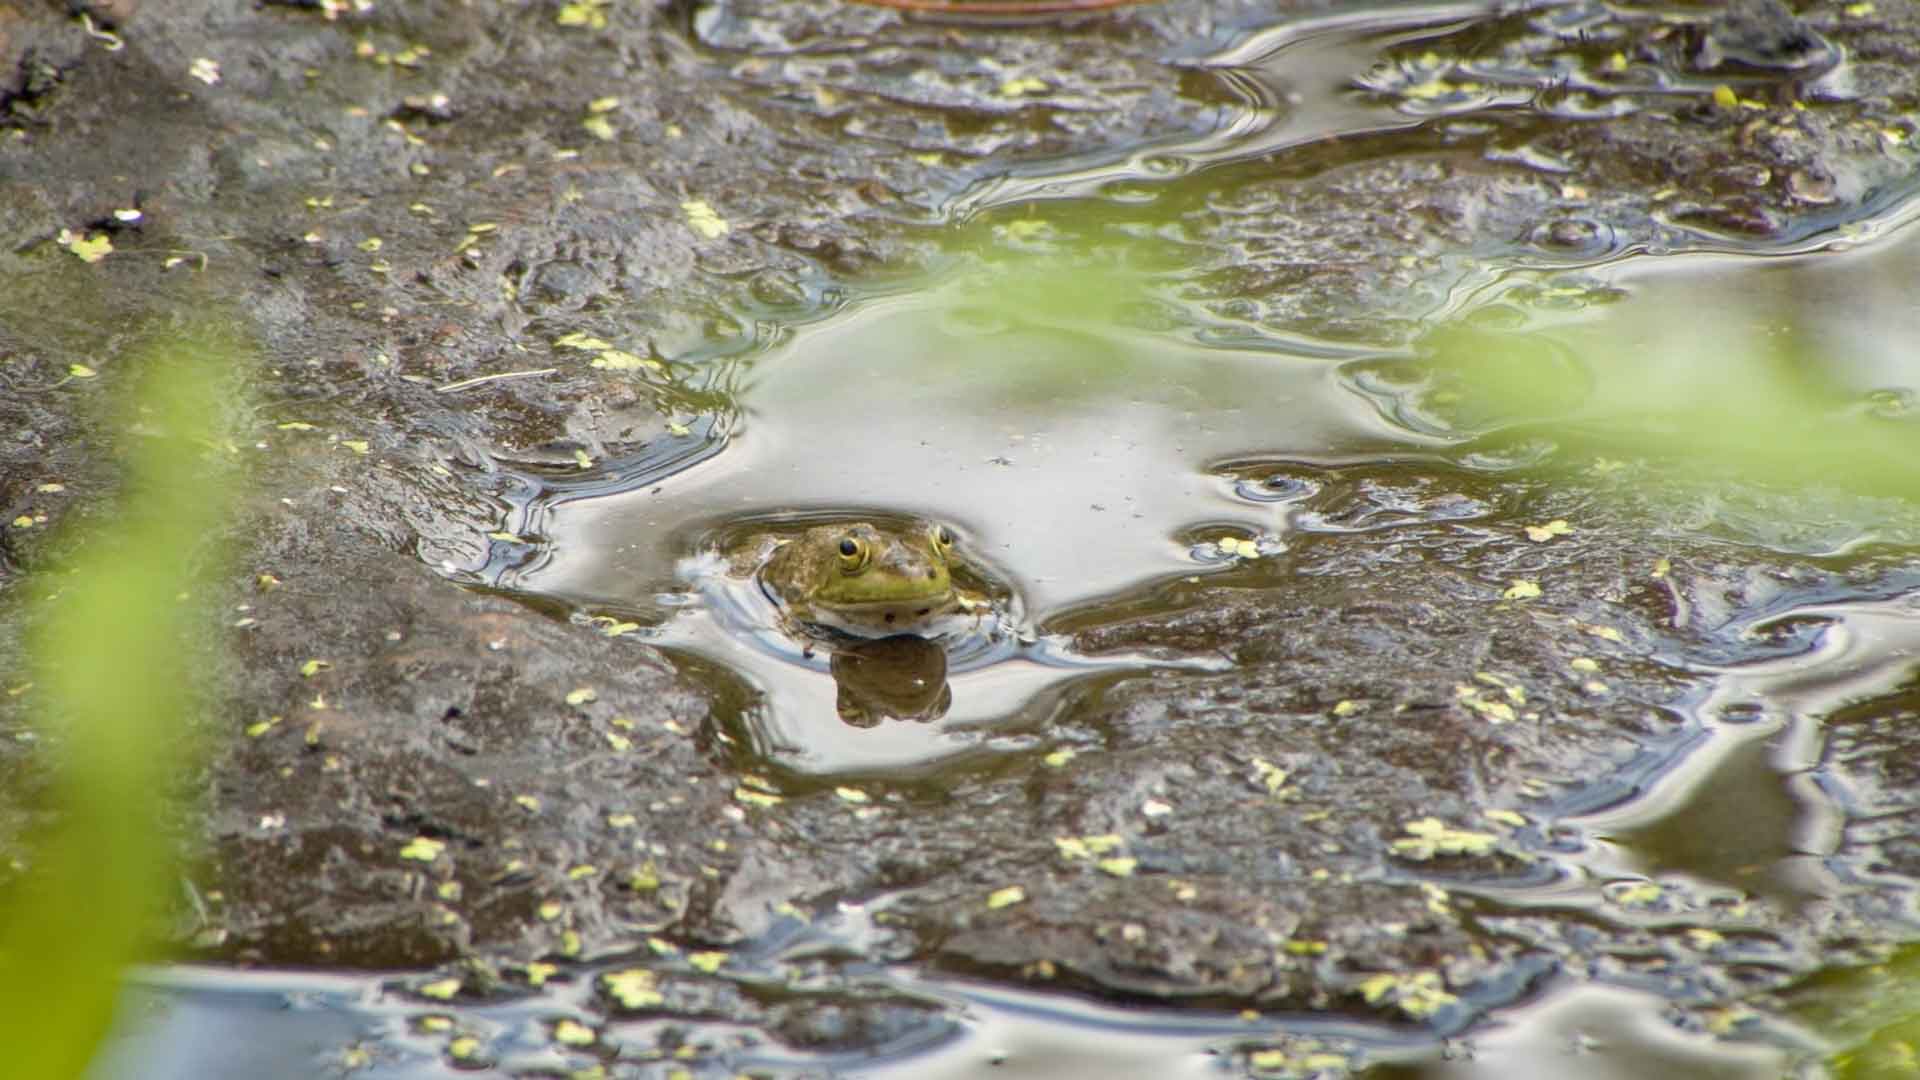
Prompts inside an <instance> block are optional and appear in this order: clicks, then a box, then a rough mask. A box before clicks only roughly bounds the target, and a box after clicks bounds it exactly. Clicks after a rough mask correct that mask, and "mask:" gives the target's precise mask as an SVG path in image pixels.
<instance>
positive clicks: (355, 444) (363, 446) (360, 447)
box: [340, 439, 367, 454]
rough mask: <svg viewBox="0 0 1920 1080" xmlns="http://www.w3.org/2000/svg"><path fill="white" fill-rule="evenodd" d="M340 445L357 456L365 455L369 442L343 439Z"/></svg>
mask: <svg viewBox="0 0 1920 1080" xmlns="http://www.w3.org/2000/svg"><path fill="white" fill-rule="evenodd" d="M340 445H341V446H344V447H346V448H347V449H349V450H351V451H353V452H354V453H356V454H364V453H366V452H367V440H365V439H341V440H340Z"/></svg>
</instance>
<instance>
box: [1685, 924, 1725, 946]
mask: <svg viewBox="0 0 1920 1080" xmlns="http://www.w3.org/2000/svg"><path fill="white" fill-rule="evenodd" d="M1726 940H1727V939H1726V937H1724V936H1723V935H1722V934H1721V933H1720V932H1719V931H1718V930H1708V929H1707V928H1706V927H1703V926H1695V927H1690V928H1688V930H1687V941H1688V942H1690V943H1691V944H1692V945H1693V947H1694V948H1696V949H1699V950H1701V951H1703V952H1704V951H1705V950H1707V949H1711V948H1713V947H1714V946H1715V945H1721V944H1724V943H1725V942H1726Z"/></svg>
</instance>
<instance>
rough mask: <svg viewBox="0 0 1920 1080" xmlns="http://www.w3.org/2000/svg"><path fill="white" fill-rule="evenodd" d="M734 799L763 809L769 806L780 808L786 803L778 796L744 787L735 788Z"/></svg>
mask: <svg viewBox="0 0 1920 1080" xmlns="http://www.w3.org/2000/svg"><path fill="white" fill-rule="evenodd" d="M733 797H734V798H736V799H738V800H740V801H741V802H743V803H746V804H748V805H749V806H758V807H761V808H763V809H764V808H766V807H769V806H779V805H780V804H781V803H782V802H785V801H786V800H784V799H782V798H781V797H780V796H778V795H769V794H768V793H766V792H764V791H755V790H754V789H752V788H750V787H744V786H742V787H736V788H734V789H733Z"/></svg>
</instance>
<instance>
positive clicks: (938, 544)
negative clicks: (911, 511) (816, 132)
mask: <svg viewBox="0 0 1920 1080" xmlns="http://www.w3.org/2000/svg"><path fill="white" fill-rule="evenodd" d="M933 550H935V551H937V552H939V553H940V554H942V555H945V554H946V553H947V552H949V551H951V550H953V530H952V529H949V528H947V527H946V526H945V525H936V526H934V529H933Z"/></svg>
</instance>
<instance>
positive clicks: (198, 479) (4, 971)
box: [0, 325, 238, 1080]
mask: <svg viewBox="0 0 1920 1080" xmlns="http://www.w3.org/2000/svg"><path fill="white" fill-rule="evenodd" d="M237 354H238V347H237V345H236V343H235V342H234V340H233V339H232V338H231V337H230V336H229V335H228V334H226V333H224V332H223V331H221V330H219V329H215V328H210V327H208V326H204V325H203V326H198V327H194V328H191V329H188V330H185V331H180V330H174V331H170V332H168V333H167V334H166V336H165V337H164V338H155V339H153V340H151V341H149V342H148V343H147V344H146V345H144V346H143V347H139V348H135V349H132V350H129V351H128V352H126V353H124V354H121V355H120V356H119V357H117V358H116V363H115V366H116V367H118V368H121V369H122V370H125V371H128V372H130V373H134V378H135V379H136V380H137V385H135V386H134V387H133V389H132V390H131V392H130V393H128V394H127V395H126V396H125V397H124V398H123V399H121V400H119V401H118V402H117V403H116V410H115V411H114V412H113V413H112V414H111V415H109V416H108V417H106V418H105V421H106V422H105V423H104V424H103V425H102V427H104V428H106V429H108V430H111V431H114V432H116V433H117V438H118V440H119V445H118V447H117V448H116V449H117V452H118V455H119V461H120V463H121V468H122V476H123V478H124V488H123V493H122V497H121V499H120V502H119V505H118V506H117V507H116V508H114V510H113V511H112V512H111V513H106V514H101V515H96V516H95V517H93V518H91V519H90V520H88V521H87V522H86V527H85V528H84V529H74V528H68V529H67V530H66V531H65V532H64V533H60V534H58V535H57V543H58V545H59V548H60V550H61V555H60V557H59V558H58V559H57V560H56V561H55V562H54V563H53V564H52V565H48V566H45V567H43V568H42V569H41V570H40V571H39V572H38V573H37V574H36V575H35V576H34V577H33V578H31V579H30V580H29V582H28V585H29V587H30V588H31V589H32V590H33V591H32V594H31V596H30V598H29V600H28V604H29V605H30V607H31V612H30V615H29V617H28V619H27V622H28V624H29V625H30V626H31V627H32V631H31V638H30V641H29V650H30V658H31V659H30V665H31V669H32V673H31V678H32V680H33V687H34V688H33V690H32V692H31V695H30V696H29V697H28V698H27V700H28V701H29V702H30V703H31V705H30V707H31V709H32V712H31V717H32V719H33V723H34V727H35V729H36V730H37V733H38V741H39V744H40V745H41V747H42V748H43V749H44V751H45V758H44V761H45V765H46V767H48V768H51V769H52V770H54V772H55V776H54V779H53V782H52V784H51V785H50V789H51V791H52V793H53V794H52V799H51V805H50V806H49V807H48V808H47V809H49V810H50V811H51V812H52V814H51V818H52V824H50V825H49V826H48V827H46V828H45V829H44V830H42V831H40V832H39V833H38V834H37V835H33V836H30V837H28V838H26V840H27V850H28V851H29V855H28V857H27V858H26V860H25V862H26V863H27V865H26V868H25V871H24V873H23V874H22V875H21V877H20V878H19V879H18V880H17V881H16V882H15V883H14V884H13V886H12V887H11V888H10V889H9V890H8V891H7V892H6V893H5V894H4V895H0V1062H3V1063H0V1073H4V1074H5V1075H8V1076H19V1077H34V1078H36V1080H55V1078H62V1077H71V1076H77V1075H80V1074H81V1073H82V1071H83V1070H85V1068H86V1067H87V1063H88V1062H89V1061H90V1060H91V1058H92V1057H93V1055H94V1052H95V1050H96V1048H97V1047H98V1045H99V1042H100V1040H101V1038H102V1037H103V1036H104V1035H105V1033H106V1032H107V1030H108V1027H109V1025H110V1024H111V1023H112V1021H113V1018H114V1010H115V1005H116V1003H117V1001H118V998H119V993H120V980H121V975H122V971H123V969H124V967H125V966H126V965H127V964H128V963H129V962H132V961H134V960H138V959H143V958H146V957H148V956H149V955H151V953H150V949H151V944H152V941H153V940H154V937H155V930H156V926H157V922H156V916H157V914H158V913H159V912H160V911H161V910H163V908H164V898H165V896H166V895H167V892H168V890H170V889H172V888H173V887H174V880H173V875H174V870H173V856H174V848H173V838H171V837H169V836H167V835H165V834H164V833H163V832H162V830H161V827H160V825H161V822H162V821H163V820H164V817H165V811H166V808H165V806H164V805H163V800H164V799H165V797H166V792H167V791H168V789H169V787H170V785H172V784H173V783H175V781H176V778H177V777H178V776H179V774H180V771H181V770H182V769H184V768H186V767H188V766H190V765H191V760H190V746H191V740H190V738H189V732H190V730H191V722H192V720H193V717H194V715H195V711H196V707H197V705H198V698H197V696H196V692H195V682H196V680H195V678H194V674H195V667H196V664H197V663H199V662H201V660H202V659H203V658H204V655H205V654H204V652H203V651H202V650H201V648H200V647H199V645H197V644H196V641H195V635H196V634H197V633H199V630H200V628H199V627H197V626H195V625H194V619H193V616H192V612H193V611H194V610H195V605H194V604H193V603H192V593H193V590H194V589H195V587H196V583H197V582H198V581H200V580H201V579H204V578H207V577H208V572H209V570H211V569H212V567H211V563H212V562H213V561H214V560H213V559H212V558H211V557H210V556H212V555H213V554H214V552H213V551H212V549H211V548H212V546H211V545H210V543H209V539H208V538H209V537H210V536H212V535H214V534H215V533H216V532H217V530H218V528H219V525H220V522H221V519H222V516H223V514H224V512H225V509H226V507H227V506H228V504H229V503H230V501H231V497H232V492H231V491H230V490H229V489H230V485H228V484H225V483H219V482H211V481H210V480H209V478H208V471H209V470H208V460H207V459H208V455H209V453H210V452H212V453H215V454H221V455H224V454H225V453H226V449H225V448H226V443H225V440H224V437H223V436H222V435H221V434H220V418H221V416H222V415H223V412H224V410H225V408H226V407H227V406H229V405H230V404H231V403H230V401H228V400H227V398H228V395H229V393H230V389H231V383H232V381H233V373H234V372H235V371H236V370H237V365H236V362H235V361H236V357H237Z"/></svg>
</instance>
